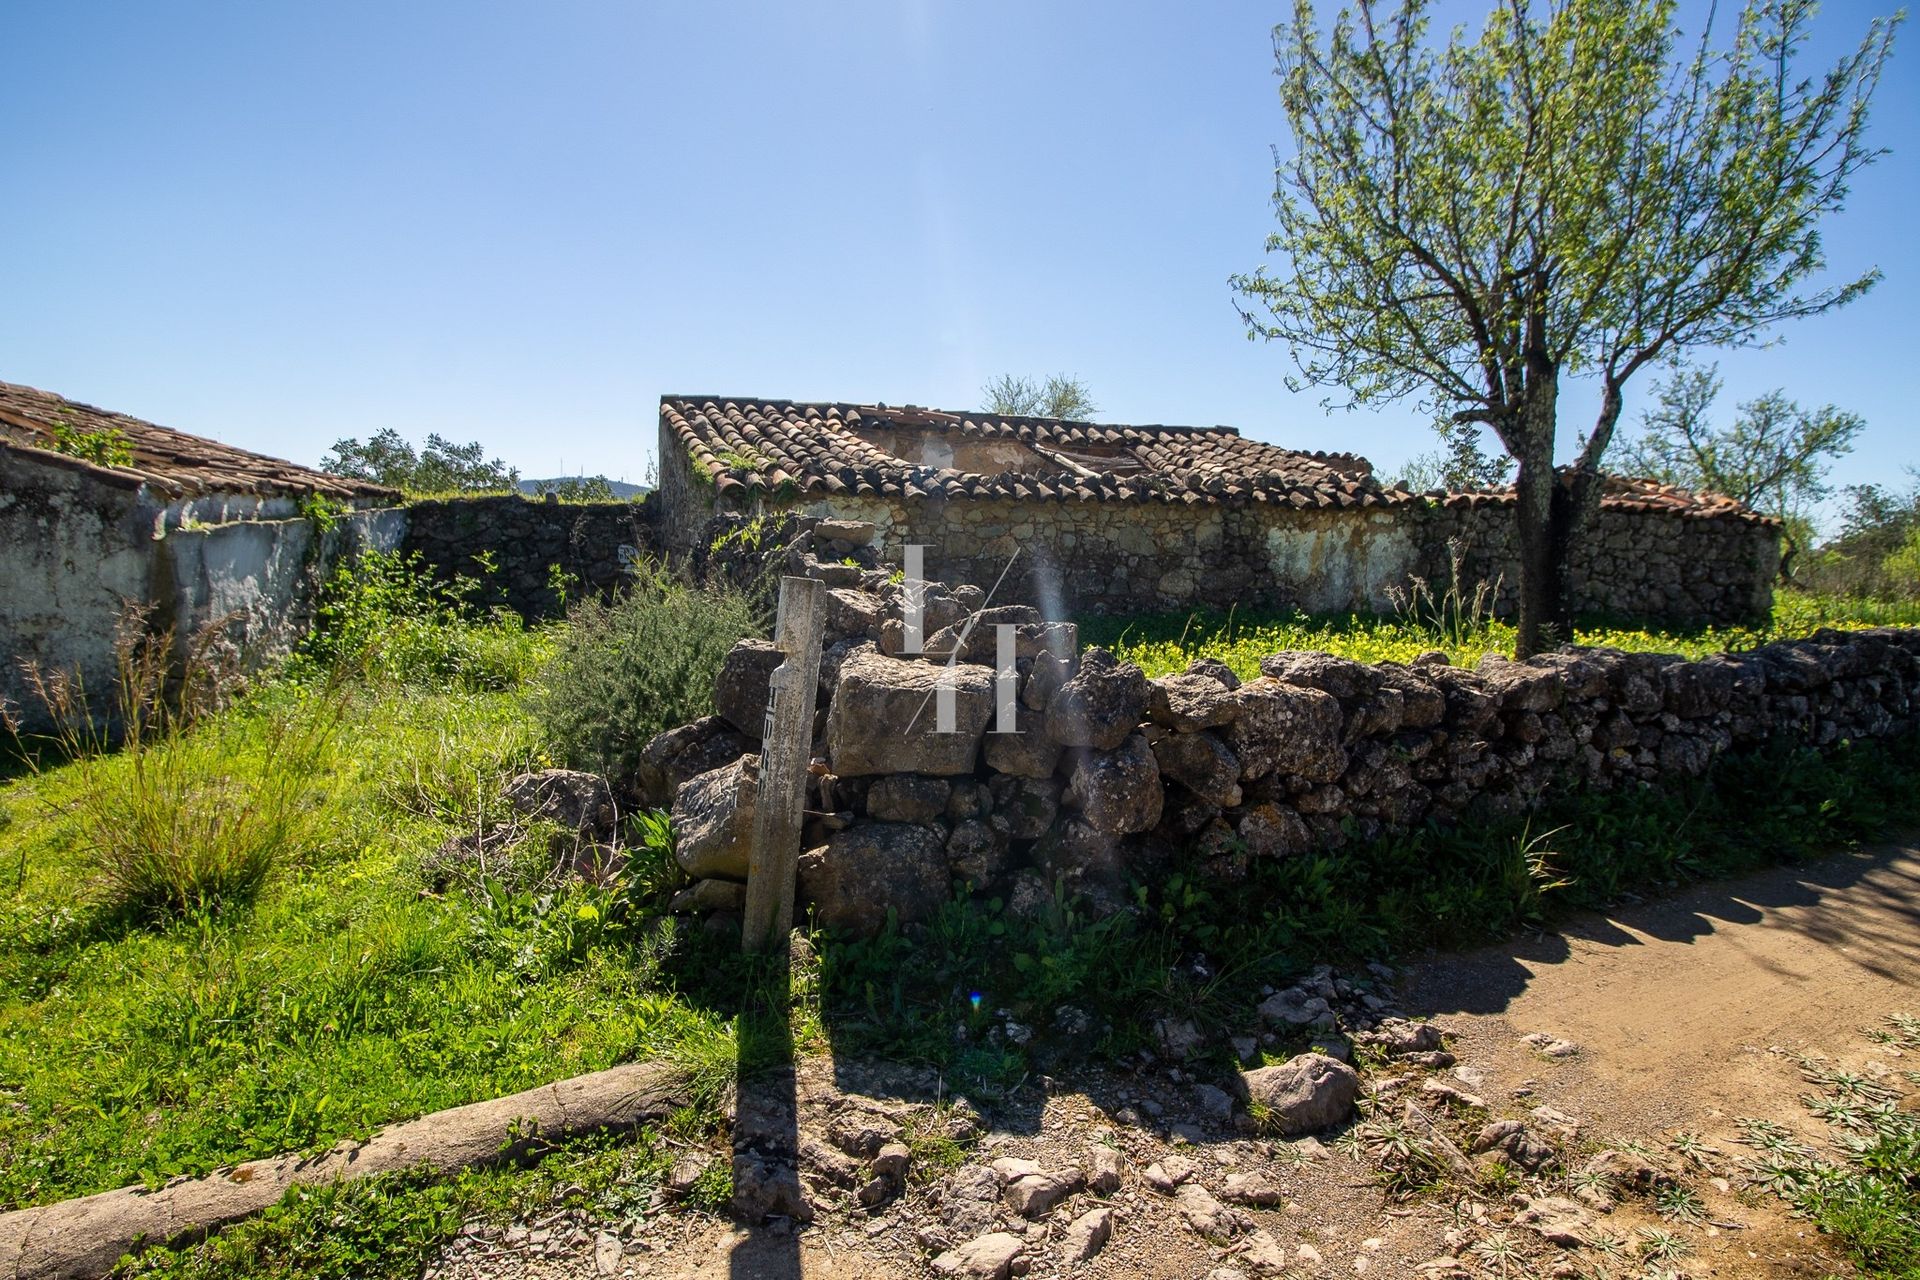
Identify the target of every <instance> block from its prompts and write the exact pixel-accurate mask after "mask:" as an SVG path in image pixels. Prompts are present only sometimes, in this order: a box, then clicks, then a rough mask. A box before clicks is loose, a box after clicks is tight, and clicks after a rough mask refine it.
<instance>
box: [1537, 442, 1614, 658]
mask: <svg viewBox="0 0 1920 1280" xmlns="http://www.w3.org/2000/svg"><path fill="white" fill-rule="evenodd" d="M1602 488H1603V477H1602V475H1601V473H1600V472H1599V471H1598V470H1597V469H1595V468H1592V467H1587V466H1576V467H1574V468H1572V469H1571V470H1570V471H1569V472H1568V474H1567V476H1566V477H1565V478H1564V479H1560V480H1558V481H1557V482H1556V483H1555V484H1554V486H1553V520H1552V523H1551V525H1550V527H1549V530H1548V534H1547V555H1548V558H1549V560H1550V561H1551V563H1552V587H1551V591H1550V595H1549V598H1548V601H1547V625H1548V627H1549V628H1550V629H1551V630H1552V632H1553V633H1554V635H1555V637H1556V638H1555V640H1554V641H1553V643H1556V644H1566V643H1568V642H1569V641H1571V640H1572V639H1573V549H1574V548H1575V547H1577V546H1579V545H1581V544H1582V543H1583V542H1585V541H1586V540H1587V539H1588V538H1589V537H1591V536H1592V532H1593V528H1594V524H1595V517H1596V516H1597V515H1598V514H1599V511H1600V494H1601V490H1602Z"/></svg>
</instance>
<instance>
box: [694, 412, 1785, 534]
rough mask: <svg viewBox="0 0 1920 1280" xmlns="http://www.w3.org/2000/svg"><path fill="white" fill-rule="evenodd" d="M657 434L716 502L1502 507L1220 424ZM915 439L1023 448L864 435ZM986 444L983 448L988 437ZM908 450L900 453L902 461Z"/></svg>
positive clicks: (945, 421) (1688, 498) (708, 415)
mask: <svg viewBox="0 0 1920 1280" xmlns="http://www.w3.org/2000/svg"><path fill="white" fill-rule="evenodd" d="M660 422H661V425H662V427H663V428H665V430H666V431H667V432H668V433H669V434H670V435H671V436H672V437H673V438H675V439H677V440H679V441H680V443H681V446H682V447H683V448H684V449H686V451H687V453H688V454H689V456H690V457H691V458H692V459H693V460H694V463H695V465H696V466H698V467H699V468H700V469H701V470H703V471H705V472H706V473H707V475H708V476H710V477H711V478H712V479H713V481H714V485H715V487H716V489H717V490H718V491H720V492H721V493H725V494H764V493H769V492H776V491H779V490H781V489H783V488H784V489H786V490H788V491H795V490H797V491H798V492H801V493H846V492H851V493H854V494H857V495H860V496H872V495H876V494H878V495H882V496H886V497H929V496H939V497H970V498H1013V499H1016V500H1026V501H1039V500H1058V501H1065V500H1068V499H1078V500H1080V501H1136V502H1179V503H1185V504H1187V505H1197V504H1200V503H1213V504H1244V503H1249V502H1255V503H1271V504H1285V505H1289V506H1292V507H1296V508H1301V509H1311V508H1341V507H1376V506H1391V505H1395V504H1399V503H1406V502H1432V501H1437V502H1440V503H1443V504H1444V505H1446V506H1449V507H1457V506H1468V507H1480V506H1490V505H1505V504H1508V503H1511V502H1512V501H1513V493H1512V491H1511V490H1510V489H1489V490H1481V491H1476V492H1471V493H1447V492H1444V491H1435V492H1432V493H1428V494H1424V495H1422V494H1413V493H1410V492H1408V491H1407V489H1406V488H1405V487H1404V486H1401V485H1392V486H1383V485H1381V484H1380V482H1379V481H1378V480H1377V479H1375V477H1374V475H1373V464H1372V463H1370V462H1368V461H1367V460H1366V459H1365V458H1362V457H1360V456H1359V455H1357V454H1352V453H1326V452H1320V451H1317V450H1316V451H1311V452H1309V451H1304V450H1297V449H1283V448H1280V447H1278V446H1276V445H1270V444H1263V443H1261V442H1260V441H1257V440H1249V439H1247V438H1246V437H1245V436H1242V435H1241V434H1240V433H1239V432H1238V431H1236V430H1234V429H1233V428H1232V427H1169V426H1163V425H1160V424H1154V425H1151V426H1121V425H1109V424H1100V423H1089V422H1069V421H1064V420H1061V419H1057V418H1027V417H1013V416H1006V415H997V414H988V413H982V412H978V411H959V412H956V411H950V410H942V409H928V408H923V407H921V406H918V405H891V406H890V405H880V404H872V405H860V404H843V403H833V402H821V403H805V402H799V401H792V400H751V399H748V400H726V399H720V398H717V397H711V396H663V397H662V398H661V400H660ZM870 436H877V437H880V438H882V439H886V438H888V437H894V438H896V440H898V439H900V438H903V437H916V438H925V439H928V440H936V441H940V442H942V443H944V444H947V445H950V446H951V445H955V444H958V445H966V444H970V443H973V442H981V443H982V444H983V445H985V446H986V447H988V448H991V447H993V446H995V445H1000V444H1001V443H1002V442H1016V443H1018V444H1022V445H1025V446H1027V450H1028V453H1029V455H1030V456H1029V457H1027V458H1026V459H1024V460H1023V463H1022V465H1021V466H1019V467H1018V468H1004V469H1001V470H999V471H996V472H993V473H986V472H975V471H966V470H961V469H957V468H955V467H944V466H941V467H936V466H931V465H926V464H924V463H920V462H915V461H913V460H912V458H911V457H908V456H899V455H896V454H894V453H892V452H889V451H888V450H887V449H884V448H882V447H880V446H879V445H877V444H875V443H874V442H873V440H871V439H869V438H867V437H870ZM988 442H991V443H988ZM914 452H915V450H914V448H912V447H911V446H910V445H908V446H903V447H902V454H913V453H914ZM1602 500H1603V502H1604V503H1605V504H1606V506H1608V507H1609V508H1617V509H1621V510H1629V511H1659V512H1666V513H1669V514H1674V515H1688V516H1731V517H1737V518H1740V519H1745V520H1762V519H1764V517H1762V516H1759V515H1756V514H1755V513H1754V512H1752V511H1750V510H1748V509H1747V508H1746V507H1743V506H1741V505H1740V504H1739V503H1737V502H1734V501H1733V500H1732V499H1730V498H1722V497H1719V496H1717V495H1712V494H1705V495H1698V494H1692V493H1688V492H1686V491H1684V490H1680V489H1675V488H1672V487H1670V486H1661V485H1657V484H1654V483H1653V482H1651V481H1646V480H1629V479H1624V478H1620V477H1613V476H1610V477H1608V479H1607V485H1606V490H1605V493H1604V495H1603V499H1602Z"/></svg>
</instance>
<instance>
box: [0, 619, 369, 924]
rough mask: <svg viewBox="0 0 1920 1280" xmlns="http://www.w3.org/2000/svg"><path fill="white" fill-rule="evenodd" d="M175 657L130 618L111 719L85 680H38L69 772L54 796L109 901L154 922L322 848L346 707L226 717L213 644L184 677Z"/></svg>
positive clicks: (321, 693) (282, 708) (292, 706)
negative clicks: (328, 775) (320, 788)
mask: <svg viewBox="0 0 1920 1280" xmlns="http://www.w3.org/2000/svg"><path fill="white" fill-rule="evenodd" d="M211 630H212V631H217V630H218V629H217V628H214V629H211ZM174 655H175V646H174V643H173V636H172V635H171V633H161V634H157V635H155V634H150V633H147V632H146V631H145V628H144V619H142V618H141V617H139V615H137V614H136V615H132V616H130V617H129V618H128V619H127V620H125V621H124V622H123V624H122V627H121V633H120V636H119V638H118V643H117V644H116V663H115V666H116V675H115V681H114V688H113V692H112V699H111V707H112V715H111V716H110V717H101V716H98V715H96V713H95V710H94V708H93V706H92V705H91V704H90V702H89V699H88V696H87V690H86V688H85V683H84V681H83V680H82V679H80V678H79V677H78V676H77V675H71V674H68V673H65V672H48V671H45V670H42V669H40V668H37V667H29V668H28V669H27V682H28V687H29V689H30V691H31V692H32V693H33V694H34V696H35V697H37V698H38V700H39V701H40V702H41V704H42V705H43V706H44V707H45V708H46V711H47V714H48V718H49V719H50V720H51V722H52V725H53V729H52V733H51V738H52V746H53V749H54V751H53V754H55V755H57V756H59V757H62V758H64V759H65V760H66V761H67V763H66V765H65V766H64V767H63V768H62V769H60V771H59V784H58V785H57V786H55V787H51V788H49V789H48V790H47V793H46V798H47V800H48V802H49V803H50V804H51V805H53V806H54V807H55V808H57V809H58V810H60V811H61V812H62V813H63V814H64V815H65V816H66V817H67V818H68V820H70V821H71V822H72V823H73V824H74V828H75V840H76V844H77V845H78V847H79V848H80V849H81V850H82V852H83V854H84V856H85V859H86V860H87V861H88V862H90V863H91V865H92V869H93V872H94V877H95V880H96V887H97V889H98V891H99V893H100V896H101V898H102V899H103V900H104V901H105V902H106V903H107V904H108V905H109V906H112V907H116V908H120V909H124V910H126V911H128V912H129V913H131V914H133V915H136V916H142V917H164V916H173V915H183V914H190V913H195V912H204V911H214V910H218V909H220V908H223V907H229V906H232V905H235V904H238V903H242V902H245V901H247V900H249V899H250V898H251V897H252V896H253V894H254V893H255V891H256V890H258V889H259V887H260V885H261V883H262V882H263V881H264V880H265V879H266V878H267V876H268V875H269V874H270V873H271V872H272V870H273V869H274V867H275V866H276V865H277V864H278V863H279V862H280V861H282V860H283V859H284V858H286V857H287V856H288V855H290V854H295V853H298V852H299V851H301V850H302V849H303V848H304V847H305V846H306V845H307V844H308V843H309V842H310V841H311V840H312V838H313V837H314V835H315V818H314V800H315V797H316V783H317V780H318V778H319V776H320V774H321V772H322V770H323V767H324V765H325V763H326V760H327V757H328V753H329V749H330V747H331V746H332V743H333V740H334V737H335V734H336V732H337V730H338V728H339V723H340V717H341V712H342V708H343V706H344V697H343V695H342V694H341V693H340V691H339V690H338V689H337V688H334V687H331V686H329V687H325V688H320V689H308V690H302V691H298V692H296V693H294V694H293V695H292V696H290V697H285V698H281V699H278V700H276V701H275V702H274V703H272V704H271V705H268V704H265V703H262V704H261V705H257V706H252V707H233V708H227V709H225V710H222V709H221V706H220V704H221V701H222V699H223V696H224V689H225V685H224V683H223V681H222V679H221V678H220V677H221V670H220V668H219V665H218V664H217V663H215V662H214V660H213V659H212V657H211V656H210V649H209V647H208V646H205V645H199V644H196V645H194V646H189V647H187V648H186V649H185V650H184V651H183V653H182V656H181V660H180V662H179V664H178V666H176V663H175V659H174ZM215 711H221V714H218V715H215V714H212V713H213V712H215ZM27 758H28V761H29V766H30V767H31V768H33V769H35V770H36V771H38V767H39V766H38V764H37V762H36V761H37V757H36V756H34V755H32V754H29V755H28V757H27Z"/></svg>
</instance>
